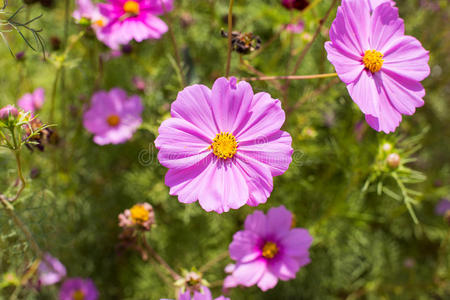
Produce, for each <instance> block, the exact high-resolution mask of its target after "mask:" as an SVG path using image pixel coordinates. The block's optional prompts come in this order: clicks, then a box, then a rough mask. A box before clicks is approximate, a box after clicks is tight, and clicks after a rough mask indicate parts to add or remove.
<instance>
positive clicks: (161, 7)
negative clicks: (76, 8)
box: [99, 0, 173, 49]
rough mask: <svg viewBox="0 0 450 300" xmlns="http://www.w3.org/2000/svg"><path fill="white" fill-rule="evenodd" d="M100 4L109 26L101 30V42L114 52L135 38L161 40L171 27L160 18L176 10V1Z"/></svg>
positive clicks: (129, 0)
mask: <svg viewBox="0 0 450 300" xmlns="http://www.w3.org/2000/svg"><path fill="white" fill-rule="evenodd" d="M107 2H108V3H102V4H99V7H100V12H101V14H102V15H104V16H106V17H107V18H108V20H109V23H108V24H107V25H106V26H105V27H103V28H102V30H101V32H102V36H101V37H99V39H100V40H101V41H102V42H104V43H105V44H106V45H108V46H109V47H110V48H112V49H118V48H119V46H120V45H125V44H128V43H129V42H131V41H132V40H133V39H134V40H135V41H136V42H142V41H144V40H147V39H159V38H161V36H162V35H163V34H164V33H166V32H167V30H168V27H167V25H166V23H164V22H163V21H162V20H161V19H160V18H158V17H157V16H158V15H162V14H163V13H165V12H169V11H171V10H172V8H173V0H159V1H148V0H108V1H107Z"/></svg>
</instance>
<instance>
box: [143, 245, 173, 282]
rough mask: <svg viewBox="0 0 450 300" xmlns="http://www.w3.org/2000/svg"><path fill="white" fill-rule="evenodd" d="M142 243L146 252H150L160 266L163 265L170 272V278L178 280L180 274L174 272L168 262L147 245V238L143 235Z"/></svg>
mask: <svg viewBox="0 0 450 300" xmlns="http://www.w3.org/2000/svg"><path fill="white" fill-rule="evenodd" d="M142 240H143V243H144V247H145V249H146V250H147V251H148V253H150V254H151V256H153V258H154V259H155V260H156V261H157V262H158V263H159V264H161V266H163V267H164V268H165V269H166V270H167V272H169V273H170V275H171V276H172V278H173V279H174V280H178V279H180V278H181V276H180V275H179V274H178V273H177V272H175V271H174V270H173V269H172V268H171V267H170V266H169V264H168V263H167V262H166V261H165V260H164V259H163V258H162V257H161V256H159V254H158V253H156V251H155V250H154V249H153V248H152V247H151V246H150V245H149V243H148V242H147V239H146V238H145V236H144V237H143V239H142Z"/></svg>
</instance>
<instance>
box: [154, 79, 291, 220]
mask: <svg viewBox="0 0 450 300" xmlns="http://www.w3.org/2000/svg"><path fill="white" fill-rule="evenodd" d="M171 112H172V118H170V119H168V120H166V121H164V122H163V123H162V124H161V127H160V128H159V136H158V138H157V139H156V141H155V145H156V148H158V149H159V154H158V159H159V161H160V163H161V164H162V165H163V166H165V167H167V168H169V171H168V172H167V174H166V181H165V182H166V184H167V185H168V186H169V187H170V194H171V195H178V200H179V201H180V202H182V203H193V202H195V201H197V200H198V201H199V202H200V205H201V207H202V208H203V209H204V210H206V211H216V212H218V213H222V212H226V211H229V210H230V209H238V208H240V207H241V206H243V205H245V204H246V203H247V204H248V205H251V206H256V205H258V204H260V203H264V202H266V201H267V198H268V197H269V195H270V193H271V192H272V188H273V178H272V177H273V176H278V175H281V174H283V173H284V172H285V171H286V170H287V169H288V167H289V164H290V162H291V160H292V158H291V156H292V152H293V150H292V147H291V142H292V138H291V136H290V135H289V134H288V133H287V132H284V131H281V130H280V128H281V126H282V125H283V123H284V119H285V115H284V111H283V110H282V109H281V103H280V101H278V100H275V99H272V97H271V96H270V95H269V94H267V93H258V94H256V95H255V94H253V90H252V87H251V86H250V84H248V83H247V82H245V81H241V82H239V84H237V83H236V78H231V79H230V80H229V81H228V80H227V79H226V78H223V77H222V78H219V79H217V80H216V82H215V83H214V86H213V88H212V90H210V89H209V88H207V87H206V86H204V85H193V86H190V87H187V88H185V89H184V90H183V91H182V92H180V93H179V94H178V97H177V100H176V101H175V102H174V103H172V109H171Z"/></svg>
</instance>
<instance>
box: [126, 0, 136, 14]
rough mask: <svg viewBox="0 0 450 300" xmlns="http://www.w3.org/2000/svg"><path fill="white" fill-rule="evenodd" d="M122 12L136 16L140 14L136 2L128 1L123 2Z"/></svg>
mask: <svg viewBox="0 0 450 300" xmlns="http://www.w3.org/2000/svg"><path fill="white" fill-rule="evenodd" d="M123 10H124V11H125V12H126V13H128V14H132V15H138V14H139V12H140V6H139V3H137V2H136V1H132V0H130V1H127V2H125V4H124V5H123Z"/></svg>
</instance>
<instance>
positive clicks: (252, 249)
mask: <svg viewBox="0 0 450 300" xmlns="http://www.w3.org/2000/svg"><path fill="white" fill-rule="evenodd" d="M291 225H292V214H291V213H290V212H289V211H288V210H287V209H286V208H285V207H284V206H280V207H276V208H271V209H270V210H269V212H268V213H267V215H264V213H263V212H262V211H255V212H254V213H253V214H251V215H249V216H248V217H247V219H246V220H245V225H244V230H242V231H238V232H237V233H235V235H234V236H233V242H232V243H231V244H230V248H229V249H230V256H231V258H232V259H234V260H236V266H235V269H234V270H233V273H232V275H230V276H232V277H231V279H232V280H229V279H228V278H227V279H225V282H224V288H225V289H227V288H231V287H234V286H236V285H242V286H246V287H249V286H252V285H255V284H256V285H258V287H259V288H260V289H261V290H263V291H266V290H268V289H271V288H273V287H275V285H276V284H277V282H278V280H279V279H281V280H289V279H294V278H295V276H296V273H297V271H298V270H299V269H300V267H302V266H304V265H307V264H309V263H310V259H309V253H308V249H309V247H310V246H311V243H312V237H311V235H310V234H309V233H308V231H307V230H306V229H302V228H292V227H291Z"/></svg>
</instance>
